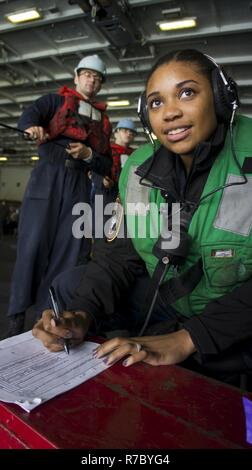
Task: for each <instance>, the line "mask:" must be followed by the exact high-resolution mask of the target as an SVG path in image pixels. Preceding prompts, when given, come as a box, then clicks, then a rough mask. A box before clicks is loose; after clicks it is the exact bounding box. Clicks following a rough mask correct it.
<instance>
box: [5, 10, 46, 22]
mask: <svg viewBox="0 0 252 470" xmlns="http://www.w3.org/2000/svg"><path fill="white" fill-rule="evenodd" d="M6 18H7V20H8V21H10V22H11V23H13V24H17V23H24V22H25V21H33V20H38V19H39V18H41V14H40V13H39V12H38V10H36V8H32V9H31V10H24V11H17V12H13V13H9V14H8V15H6Z"/></svg>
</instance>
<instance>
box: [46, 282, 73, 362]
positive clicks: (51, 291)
mask: <svg viewBox="0 0 252 470" xmlns="http://www.w3.org/2000/svg"><path fill="white" fill-rule="evenodd" d="M49 294H50V297H51V302H52V307H53V313H54V315H53V318H54V320H55V323H56V325H57V323H58V321H59V320H60V311H59V306H58V303H57V300H56V294H55V290H54V288H53V287H50V288H49ZM64 349H65V351H66V353H67V354H69V346H68V340H67V339H65V340H64Z"/></svg>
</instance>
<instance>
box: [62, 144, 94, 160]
mask: <svg viewBox="0 0 252 470" xmlns="http://www.w3.org/2000/svg"><path fill="white" fill-rule="evenodd" d="M66 152H67V153H68V154H69V155H71V157H73V158H75V159H76V160H86V158H90V157H92V150H91V148H90V147H87V146H86V145H85V144H82V143H81V142H71V143H70V144H68V148H67V149H66Z"/></svg>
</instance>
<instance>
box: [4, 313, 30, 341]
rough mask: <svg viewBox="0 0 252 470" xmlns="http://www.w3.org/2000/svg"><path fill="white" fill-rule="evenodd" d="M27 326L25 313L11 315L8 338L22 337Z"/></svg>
mask: <svg viewBox="0 0 252 470" xmlns="http://www.w3.org/2000/svg"><path fill="white" fill-rule="evenodd" d="M24 324H25V313H24V312H22V313H18V314H17V315H11V316H10V317H9V328H8V331H7V334H6V338H9V337H10V336H15V335H20V334H21V333H23V332H24Z"/></svg>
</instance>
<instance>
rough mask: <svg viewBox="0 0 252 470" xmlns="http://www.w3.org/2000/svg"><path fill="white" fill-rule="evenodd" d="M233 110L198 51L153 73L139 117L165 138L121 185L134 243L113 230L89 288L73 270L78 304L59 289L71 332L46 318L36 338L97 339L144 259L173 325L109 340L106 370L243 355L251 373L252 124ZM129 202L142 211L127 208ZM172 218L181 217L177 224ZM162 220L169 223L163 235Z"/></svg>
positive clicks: (51, 344)
mask: <svg viewBox="0 0 252 470" xmlns="http://www.w3.org/2000/svg"><path fill="white" fill-rule="evenodd" d="M238 104H239V102H238V96H237V89H236V85H235V83H234V82H233V80H232V79H231V78H230V77H228V76H227V75H226V73H225V72H224V71H223V70H222V69H221V68H220V67H219V66H218V65H217V64H216V62H215V61H214V59H212V58H211V57H209V56H206V55H204V54H202V53H201V52H199V51H196V50H182V51H173V52H170V53H169V54H167V55H165V56H163V57H161V59H159V61H158V62H157V63H156V64H155V65H154V67H153V68H152V70H151V72H150V74H149V76H148V79H147V83H146V90H145V93H144V94H143V95H142V97H141V101H140V109H139V114H140V118H141V120H142V123H143V125H144V127H145V129H146V130H147V132H148V133H149V135H151V132H153V133H154V134H155V136H156V137H157V139H158V140H157V141H156V142H153V141H152V143H151V144H147V145H145V146H143V147H140V148H139V149H138V150H137V151H136V152H134V153H133V155H132V156H131V158H130V159H129V160H128V162H127V163H126V165H125V167H124V169H123V172H122V174H121V178H120V184H119V187H120V195H121V200H122V204H123V207H124V210H125V214H126V220H127V229H128V234H129V238H130V240H118V239H116V238H115V237H114V236H113V234H112V236H111V234H109V236H108V238H109V241H110V243H106V242H101V244H100V247H99V246H97V251H96V252H95V251H94V258H93V260H92V261H91V262H90V264H89V265H88V267H87V268H86V269H85V276H84V278H83V280H81V275H80V271H79V272H78V275H77V277H76V278H75V279H76V280H75V285H74V287H75V289H73V288H72V292H74V291H75V290H76V287H78V289H77V291H76V292H75V293H72V295H71V296H69V295H68V294H69V288H68V294H66V290H67V289H66V288H64V283H63V284H62V283H61V286H60V288H59V284H58V285H57V283H56V288H58V292H59V293H60V299H61V300H62V299H63V302H62V305H63V308H64V309H65V310H67V312H66V313H64V315H66V316H67V324H66V323H65V326H62V327H61V326H55V323H54V321H53V320H51V315H52V313H51V311H47V312H45V313H44V316H43V320H41V321H40V322H39V323H38V324H37V325H36V326H35V328H34V330H33V332H34V335H35V336H37V337H39V338H40V339H41V340H42V341H43V343H44V344H45V345H47V347H48V348H49V349H50V350H59V349H61V348H62V343H61V342H60V341H58V338H59V337H61V338H62V337H68V338H70V340H71V342H72V344H75V343H78V342H80V341H82V340H83V338H84V336H85V334H86V332H87V331H88V329H89V327H91V328H93V331H94V327H95V326H97V325H98V324H99V323H100V322H101V321H102V319H103V318H105V317H106V315H109V314H111V313H113V312H114V311H115V309H116V308H117V309H118V305H120V299H121V298H122V294H124V293H125V291H127V289H130V288H131V286H132V285H133V284H134V282H135V279H136V278H137V275H138V271H137V266H138V267H139V263H141V262H142V261H144V265H145V267H146V268H147V271H148V273H149V276H150V278H152V280H153V283H152V285H148V286H147V287H146V290H151V292H152V294H153V296H157V288H156V287H157V286H158V285H161V287H160V289H159V293H158V296H157V297H158V300H159V301H161V303H162V307H163V311H164V314H165V313H167V314H168V312H170V306H171V305H172V308H173V312H175V320H176V321H174V320H173V322H172V323H171V322H168V323H167V322H166V323H164V324H163V326H162V325H161V328H156V329H155V328H154V329H152V330H151V335H146V336H144V335H143V336H142V334H143V333H145V334H146V332H147V333H148V330H145V331H144V329H143V328H142V330H141V335H140V336H134V337H130V338H128V337H123V338H120V337H116V338H113V339H111V340H110V341H107V342H105V343H103V344H102V345H101V346H100V347H99V348H98V350H97V351H96V355H97V357H104V356H106V362H107V363H108V364H111V363H113V362H116V361H118V360H120V359H123V358H124V362H123V364H124V366H130V365H132V364H134V363H136V362H139V361H143V362H146V363H148V364H152V365H159V364H176V363H180V362H182V361H185V360H186V359H188V358H196V359H198V361H199V362H200V363H206V362H209V361H215V363H217V362H218V361H219V360H220V359H223V358H224V359H225V357H226V356H227V357H230V352H237V349H238V350H239V353H241V354H242V362H241V363H240V362H239V367H240V366H241V368H242V367H244V368H246V367H247V366H249V361H250V353H249V349H248V348H247V346H248V344H249V341H251V338H252V314H251V308H252V300H251V295H250V292H251V289H252V236H251V227H252V211H251V208H250V207H251V204H250V198H251V195H250V194H251V189H252V177H251V176H250V174H251V173H252V142H251V134H252V121H251V120H250V119H249V118H246V117H244V116H236V115H235V113H236V108H237V107H238ZM134 203H138V207H140V208H141V210H140V212H138V213H136V212H134V211H133V212H132V204H134ZM174 205H175V209H176V210H173V209H174ZM155 211H156V212H155ZM165 212H166V213H165ZM162 213H163V215H162ZM156 214H161V215H160V217H158V219H157V218H155V215H156ZM176 214H179V215H180V220H179V222H178V221H177V222H176V224H177V225H176V224H175V226H173V216H174V217H175V216H176ZM162 217H163V218H162ZM161 219H162V220H161ZM164 220H166V222H167V221H168V222H167V226H168V225H169V226H171V230H170V232H169V231H168V232H167V231H166V232H165V234H163V231H162V227H163V225H162V224H163V223H164ZM141 231H142V232H141ZM140 232H141V233H140ZM160 234H161V238H160ZM169 234H170V239H169ZM114 238H115V239H114ZM98 245H99V244H98ZM132 245H133V247H132ZM125 247H126V248H125ZM99 250H100V251H99ZM97 253H99V254H97ZM70 277H71V279H72V280H73V279H74V275H73V274H71V275H70ZM70 277H69V275H68V276H67V277H66V276H65V281H64V282H65V286H68V287H69V285H70V284H69V282H70V281H69V279H70ZM62 286H63V287H62ZM149 300H152V299H148V301H149ZM150 303H151V302H150ZM153 303H154V302H153ZM147 311H148V312H149V314H150V313H151V308H147V309H146V312H147ZM150 318H151V315H150ZM164 318H165V317H164ZM167 318H169V317H167ZM76 319H78V325H77V327H76V324H77V323H76V322H77V320H76ZM74 324H75V326H74ZM155 332H156V335H155ZM153 333H154V335H153ZM160 333H164V334H160ZM239 357H241V355H240V356H239ZM247 360H248V362H246V361H247Z"/></svg>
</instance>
